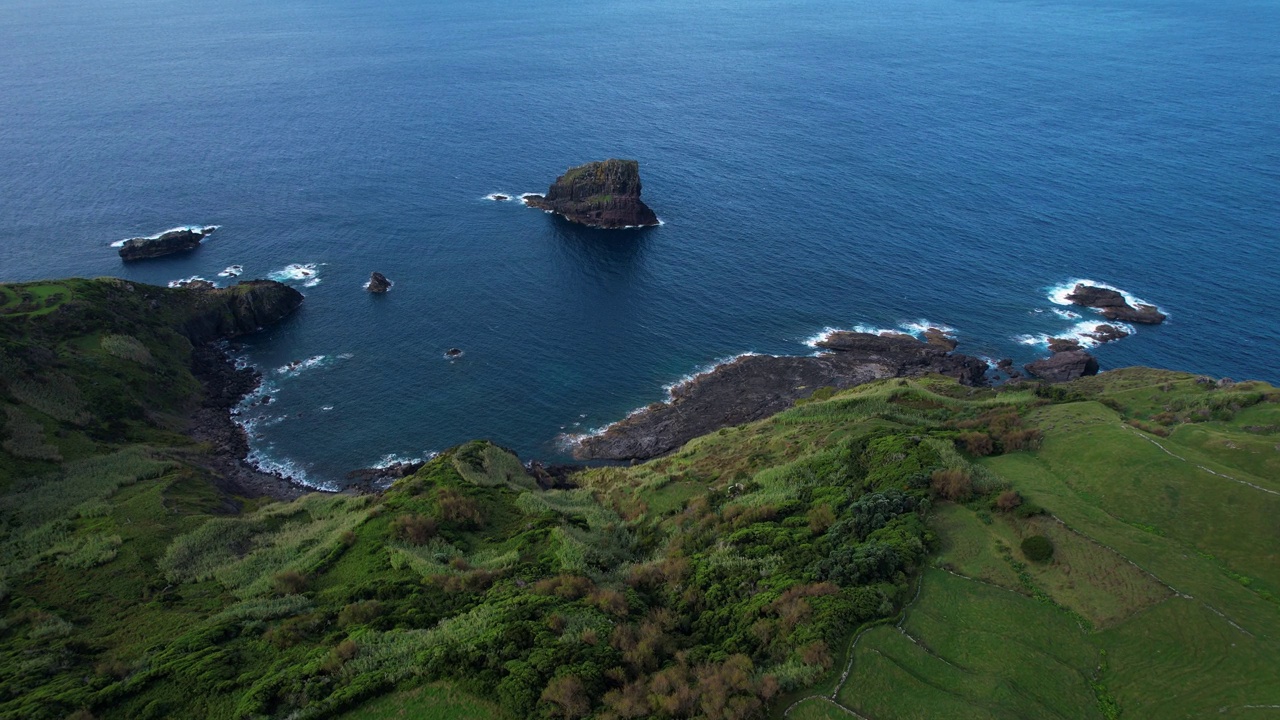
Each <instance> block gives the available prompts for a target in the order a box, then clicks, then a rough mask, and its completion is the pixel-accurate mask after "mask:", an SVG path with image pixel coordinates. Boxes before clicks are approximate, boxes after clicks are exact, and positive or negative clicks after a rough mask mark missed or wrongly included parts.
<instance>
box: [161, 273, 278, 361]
mask: <svg viewBox="0 0 1280 720" xmlns="http://www.w3.org/2000/svg"><path fill="white" fill-rule="evenodd" d="M196 295H197V297H196V299H195V300H194V302H193V305H192V307H191V310H190V312H189V313H188V315H187V319H186V321H185V322H183V323H182V324H181V327H180V328H179V331H180V332H181V333H182V334H183V335H185V336H186V337H187V339H188V340H190V341H191V342H192V344H194V345H199V344H201V343H206V342H210V341H212V340H225V339H229V338H233V337H238V336H240V335H247V334H249V333H252V332H256V331H258V330H261V329H262V328H265V327H267V326H269V325H272V324H274V323H276V322H279V321H280V320H281V319H283V318H284V317H286V316H288V315H289V314H290V313H292V312H293V311H294V310H297V309H298V306H299V305H301V304H302V293H300V292H298V291H297V290H294V289H293V288H291V287H289V286H288V285H285V284H283V283H278V282H276V281H274V280H250V281H248V282H242V283H239V284H237V285H233V286H231V287H229V288H221V289H217V290H204V291H200V292H198V293H197V294H196Z"/></svg>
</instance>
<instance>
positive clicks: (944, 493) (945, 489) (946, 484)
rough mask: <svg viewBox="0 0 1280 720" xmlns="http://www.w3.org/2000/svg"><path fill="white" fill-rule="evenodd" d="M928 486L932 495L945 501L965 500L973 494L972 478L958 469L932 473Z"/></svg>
mask: <svg viewBox="0 0 1280 720" xmlns="http://www.w3.org/2000/svg"><path fill="white" fill-rule="evenodd" d="M929 484H930V487H932V488H933V492H934V493H936V494H937V495H938V496H939V497H942V498H946V499H947V500H952V501H961V500H965V499H968V497H969V495H971V494H972V493H973V478H972V477H971V476H970V475H969V473H968V472H967V471H965V470H961V469H960V468H946V469H943V470H935V471H933V474H932V475H931V476H929Z"/></svg>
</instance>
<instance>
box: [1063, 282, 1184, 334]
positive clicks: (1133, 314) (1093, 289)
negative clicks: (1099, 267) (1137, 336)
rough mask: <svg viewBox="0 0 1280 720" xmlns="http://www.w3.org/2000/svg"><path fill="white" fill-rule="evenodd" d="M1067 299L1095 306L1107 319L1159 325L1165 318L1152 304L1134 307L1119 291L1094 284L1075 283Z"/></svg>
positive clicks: (1086, 305)
mask: <svg viewBox="0 0 1280 720" xmlns="http://www.w3.org/2000/svg"><path fill="white" fill-rule="evenodd" d="M1067 300H1070V301H1071V302H1072V303H1074V304H1076V305H1082V306H1084V307H1091V308H1095V309H1097V310H1099V311H1100V312H1101V313H1102V316H1103V317H1105V318H1106V319H1108V320H1118V321H1120V322H1133V323H1142V324H1145V325H1159V324H1160V323H1162V322H1164V319H1165V314H1164V313H1162V312H1160V311H1159V310H1158V309H1156V306H1154V305H1142V304H1139V305H1138V306H1137V307H1134V306H1132V305H1130V304H1129V302H1128V301H1127V300H1125V299H1124V295H1122V294H1120V293H1119V292H1117V291H1115V290H1112V289H1110V288H1103V287H1097V286H1096V285H1085V284H1084V283H1078V284H1076V286H1075V288H1074V289H1072V291H1071V292H1070V294H1068V295H1067Z"/></svg>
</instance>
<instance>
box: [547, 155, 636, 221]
mask: <svg viewBox="0 0 1280 720" xmlns="http://www.w3.org/2000/svg"><path fill="white" fill-rule="evenodd" d="M524 202H525V204H526V205H528V206H529V207H536V208H541V209H543V210H549V211H551V212H553V213H556V214H558V215H562V216H564V218H565V219H567V220H572V221H573V222H576V223H581V224H583V225H589V226H591V227H597V228H623V227H647V226H650V225H657V224H658V216H657V215H655V214H654V212H653V210H650V209H649V206H648V205H645V204H644V201H643V200H641V199H640V163H638V162H637V161H635V160H605V161H603V162H592V163H587V164H586V165H579V166H578V167H575V168H569V170H568V171H566V172H565V174H563V175H561V176H560V177H558V178H556V181H555V182H554V183H552V185H551V188H550V189H549V190H547V194H546V195H526V196H524Z"/></svg>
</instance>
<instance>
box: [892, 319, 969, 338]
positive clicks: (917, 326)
mask: <svg viewBox="0 0 1280 720" xmlns="http://www.w3.org/2000/svg"><path fill="white" fill-rule="evenodd" d="M898 327H899V328H901V329H902V330H903V331H905V332H906V333H907V334H908V335H914V336H915V337H924V334H925V332H926V331H928V330H941V331H942V333H943V334H944V335H955V334H956V332H957V330H956V329H955V328H953V327H951V326H950V325H943V324H942V323H936V322H930V321H928V320H924V319H921V320H913V321H910V322H904V323H902V324H901V325H899V326H898Z"/></svg>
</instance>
